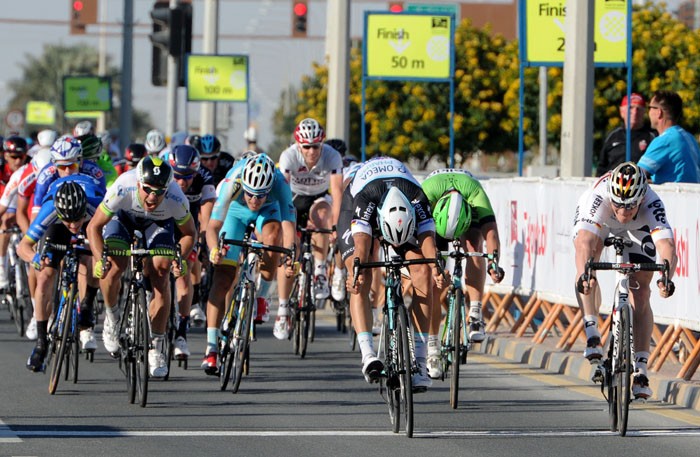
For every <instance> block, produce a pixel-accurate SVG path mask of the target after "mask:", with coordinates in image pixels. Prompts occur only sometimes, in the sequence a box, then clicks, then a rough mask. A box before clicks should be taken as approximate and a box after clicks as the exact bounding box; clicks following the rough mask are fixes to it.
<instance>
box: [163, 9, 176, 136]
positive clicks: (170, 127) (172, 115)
mask: <svg viewBox="0 0 700 457" xmlns="http://www.w3.org/2000/svg"><path fill="white" fill-rule="evenodd" d="M178 3H179V0H170V9H171V10H172V9H176V8H177V5H178ZM171 26H172V24H171ZM179 81H180V77H179V75H178V73H177V60H176V59H175V56H174V55H172V54H171V53H168V85H167V100H166V106H165V116H166V119H165V134H166V135H167V136H169V137H172V135H173V133H175V131H176V130H177V87H178V84H179Z"/></svg>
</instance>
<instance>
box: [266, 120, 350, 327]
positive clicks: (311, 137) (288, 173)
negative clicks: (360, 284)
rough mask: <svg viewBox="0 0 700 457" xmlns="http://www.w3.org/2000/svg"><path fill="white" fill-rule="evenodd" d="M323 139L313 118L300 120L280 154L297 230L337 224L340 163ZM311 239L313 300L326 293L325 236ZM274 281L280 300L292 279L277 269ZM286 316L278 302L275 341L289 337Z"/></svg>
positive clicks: (321, 132) (286, 311) (339, 198)
mask: <svg viewBox="0 0 700 457" xmlns="http://www.w3.org/2000/svg"><path fill="white" fill-rule="evenodd" d="M325 138H326V134H325V132H324V131H323V128H322V127H321V125H320V124H319V123H318V122H317V121H316V120H315V119H311V118H306V119H303V120H302V121H301V122H299V125H297V127H296V129H295V130H294V140H295V142H294V144H292V145H291V146H289V147H288V148H287V149H285V150H284V151H283V152H282V154H281V155H280V163H279V168H280V170H281V171H282V173H283V174H284V177H285V178H286V179H287V182H288V183H289V185H290V187H291V189H292V194H293V195H294V206H295V208H296V211H297V226H299V227H306V228H321V229H330V228H332V227H335V226H336V224H337V223H338V215H339V214H340V202H341V200H342V195H343V161H342V158H341V157H340V154H339V153H338V151H336V150H335V149H333V148H332V147H330V146H328V145H325V144H324V143H323V140H324V139H325ZM329 192H330V196H329ZM331 200H332V201H331ZM331 202H332V204H333V206H332V207H331ZM311 240H312V243H313V257H314V295H315V298H316V299H317V300H324V299H326V298H328V295H329V294H330V289H329V287H328V272H327V269H328V267H327V265H326V256H327V254H328V246H329V236H328V235H327V234H322V233H314V234H313V235H312V237H311ZM277 282H278V284H279V290H280V294H279V295H280V297H282V296H285V295H286V296H288V295H289V291H290V289H291V287H292V278H287V273H286V271H285V269H284V268H280V272H279V273H278V276H277ZM288 314H289V307H288V303H283V302H282V299H280V304H279V308H278V310H277V319H276V321H275V328H274V335H275V337H276V338H277V339H280V340H283V339H286V338H288V337H289V319H288V318H287V317H288Z"/></svg>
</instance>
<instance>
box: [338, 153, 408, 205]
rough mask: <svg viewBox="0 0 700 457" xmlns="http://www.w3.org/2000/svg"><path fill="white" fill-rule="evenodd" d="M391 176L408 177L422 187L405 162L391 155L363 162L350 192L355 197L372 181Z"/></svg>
mask: <svg viewBox="0 0 700 457" xmlns="http://www.w3.org/2000/svg"><path fill="white" fill-rule="evenodd" d="M390 178H403V179H407V180H409V181H411V182H413V183H415V184H416V185H417V186H418V187H420V183H419V182H418V181H417V180H416V178H415V177H414V176H413V174H411V172H410V171H409V169H408V167H407V166H406V165H405V164H404V163H402V162H399V161H398V160H396V159H392V158H390V157H377V158H374V159H371V160H369V161H368V162H365V163H363V164H362V166H361V167H360V169H359V170H357V172H356V173H355V177H354V178H353V180H352V184H351V185H350V186H351V187H350V194H351V195H352V196H353V197H354V196H355V195H357V194H358V192H360V191H361V190H362V189H364V187H365V186H366V185H367V184H369V183H370V182H372V181H374V180H377V179H390Z"/></svg>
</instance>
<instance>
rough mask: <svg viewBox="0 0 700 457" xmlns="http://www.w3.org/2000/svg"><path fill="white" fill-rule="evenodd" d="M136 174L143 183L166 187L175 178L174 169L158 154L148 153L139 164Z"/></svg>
mask: <svg viewBox="0 0 700 457" xmlns="http://www.w3.org/2000/svg"><path fill="white" fill-rule="evenodd" d="M136 175H137V176H138V180H139V182H140V183H141V184H142V185H143V184H146V185H147V186H153V187H158V188H165V187H168V185H169V184H170V183H171V182H172V180H173V169H172V168H170V165H168V162H166V161H164V160H162V159H160V158H158V157H156V156H148V155H147V156H146V157H144V158H143V159H141V161H140V162H139V164H138V165H137V167H136Z"/></svg>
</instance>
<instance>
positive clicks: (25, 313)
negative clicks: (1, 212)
mask: <svg viewBox="0 0 700 457" xmlns="http://www.w3.org/2000/svg"><path fill="white" fill-rule="evenodd" d="M3 233H5V234H6V233H9V234H10V241H9V244H8V246H7V261H8V267H9V268H8V269H7V280H8V286H7V289H5V294H4V295H3V297H2V303H3V304H4V305H5V306H6V307H7V310H8V311H9V313H10V319H12V320H13V321H14V323H15V327H16V328H17V334H19V336H24V332H25V330H26V327H27V324H28V322H29V320H30V319H31V318H32V314H33V313H34V308H33V307H32V297H31V296H30V295H29V282H28V280H27V264H26V262H24V260H22V258H21V257H20V256H19V255H18V254H17V246H18V245H19V242H20V240H21V239H22V232H21V230H20V229H19V227H17V226H15V227H12V228H10V229H7V230H0V234H3Z"/></svg>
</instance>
